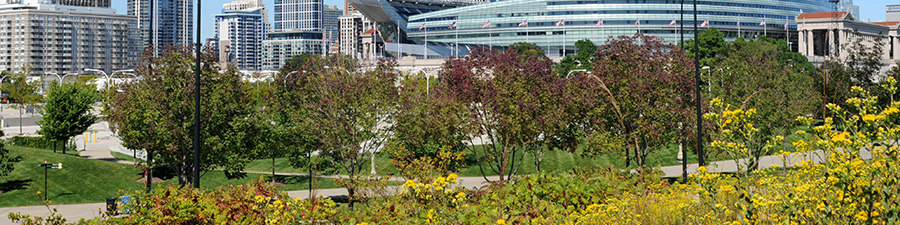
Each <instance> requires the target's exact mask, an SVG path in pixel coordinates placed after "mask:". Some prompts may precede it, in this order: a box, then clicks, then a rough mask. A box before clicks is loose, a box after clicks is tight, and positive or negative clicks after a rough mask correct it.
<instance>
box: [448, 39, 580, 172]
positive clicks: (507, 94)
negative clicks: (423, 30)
mask: <svg viewBox="0 0 900 225" xmlns="http://www.w3.org/2000/svg"><path fill="white" fill-rule="evenodd" d="M440 76H441V77H440V79H441V82H442V83H441V86H443V88H446V90H449V91H451V92H452V94H451V95H452V96H453V97H454V98H455V99H456V101H459V102H460V103H461V104H462V105H464V106H466V108H467V110H468V114H469V116H470V117H469V119H468V125H467V128H468V129H469V130H468V136H469V137H470V138H471V139H472V140H470V141H469V142H470V143H478V142H480V143H482V145H481V149H478V148H477V146H474V145H473V146H471V152H472V153H473V154H474V156H475V158H476V159H477V160H478V161H479V164H478V165H479V168H480V169H481V172H482V174H483V175H484V174H486V172H485V170H484V166H483V165H482V164H484V163H486V164H487V168H488V169H490V171H491V172H493V173H496V174H499V175H501V176H500V177H501V178H500V179H501V180H504V179H508V178H511V177H512V176H514V175H515V174H516V173H517V171H518V169H519V167H520V166H521V163H522V160H523V159H524V158H525V153H526V151H531V152H533V153H534V154H536V155H538V157H540V156H542V155H543V154H542V153H543V149H544V148H543V147H544V146H545V145H546V144H547V143H549V142H550V140H552V139H553V138H555V137H556V136H557V133H556V130H557V129H559V127H561V125H559V124H560V123H558V118H560V117H562V116H560V114H562V113H563V112H564V110H562V107H563V106H562V104H558V103H557V102H556V101H557V100H559V99H558V97H559V94H558V93H559V91H560V90H561V89H562V88H561V87H562V85H561V84H562V82H561V81H560V79H561V78H560V77H559V76H557V75H556V74H555V73H554V71H553V67H552V64H551V62H549V61H545V60H527V59H526V60H523V59H522V58H521V57H520V56H519V55H518V54H517V53H516V52H515V50H510V51H507V52H490V51H485V50H484V49H478V50H476V51H474V52H473V53H472V54H470V55H469V56H467V57H465V58H459V59H453V60H449V61H447V62H446V63H445V64H444V68H443V72H442V73H441V75H440ZM476 140H478V141H476ZM479 155H480V156H479ZM536 163H537V164H538V168H539V164H540V160H538V161H537V162H536ZM485 179H487V178H486V176H485Z"/></svg>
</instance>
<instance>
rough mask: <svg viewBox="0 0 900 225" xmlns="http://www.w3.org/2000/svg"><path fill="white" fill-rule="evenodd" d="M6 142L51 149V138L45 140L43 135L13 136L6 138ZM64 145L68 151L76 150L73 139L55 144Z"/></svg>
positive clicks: (52, 146)
mask: <svg viewBox="0 0 900 225" xmlns="http://www.w3.org/2000/svg"><path fill="white" fill-rule="evenodd" d="M6 143H7V144H9V145H14V146H20V147H28V148H40V149H53V148H54V145H53V140H47V139H45V138H43V137H26V136H13V137H10V138H9V139H6ZM62 145H65V148H66V150H68V151H73V152H74V151H77V150H76V145H75V142H74V141H69V142H65V143H59V144H57V147H63V146H62Z"/></svg>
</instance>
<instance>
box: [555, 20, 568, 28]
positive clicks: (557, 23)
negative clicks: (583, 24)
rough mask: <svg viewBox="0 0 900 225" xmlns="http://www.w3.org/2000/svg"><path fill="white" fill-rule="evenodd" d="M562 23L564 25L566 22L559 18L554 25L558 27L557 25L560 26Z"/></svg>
mask: <svg viewBox="0 0 900 225" xmlns="http://www.w3.org/2000/svg"><path fill="white" fill-rule="evenodd" d="M562 25H566V22H565V21H563V20H560V21H559V22H556V26H557V27H558V26H562Z"/></svg>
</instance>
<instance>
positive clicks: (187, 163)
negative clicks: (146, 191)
mask: <svg viewBox="0 0 900 225" xmlns="http://www.w3.org/2000/svg"><path fill="white" fill-rule="evenodd" d="M201 57H202V58H201V61H202V62H204V63H203V67H201V68H200V69H201V84H202V85H203V86H202V91H201V93H200V94H201V101H202V102H201V108H200V114H201V115H202V117H201V118H200V120H201V124H202V126H201V131H200V133H201V135H200V136H201V140H200V142H201V143H200V145H201V150H200V153H201V154H200V161H201V164H200V168H199V169H200V170H201V171H209V170H212V169H217V168H221V169H223V170H224V171H225V172H226V174H229V175H233V174H234V173H237V172H240V171H241V170H243V167H244V165H245V164H246V163H247V162H249V161H250V160H252V159H253V157H252V156H253V154H254V152H253V151H252V150H253V149H256V147H255V146H254V145H255V143H253V141H252V139H250V138H248V137H252V136H254V135H257V132H256V129H257V127H256V126H259V125H258V124H255V123H253V122H254V121H252V120H251V116H252V113H253V109H252V106H253V105H252V104H251V98H250V96H248V95H247V94H246V89H245V88H244V85H243V84H242V82H241V80H240V75H239V74H238V73H237V71H236V69H235V68H228V69H227V70H226V71H225V72H224V73H220V72H219V68H218V67H216V66H215V65H216V63H215V61H214V59H213V55H212V54H211V53H210V52H209V49H207V51H205V52H204V53H203V54H202V55H201ZM194 59H195V58H194V56H193V52H192V51H191V49H189V48H187V47H183V48H174V49H170V50H167V51H164V54H163V56H162V57H161V58H153V57H152V55H150V53H149V52H145V53H144V60H147V62H146V63H144V64H143V66H141V67H139V68H138V70H137V73H138V75H139V76H141V77H142V78H143V79H141V80H139V81H137V82H133V83H128V84H123V85H122V86H121V89H122V90H123V92H122V93H118V94H116V95H115V96H114V97H113V100H112V103H111V104H110V107H111V108H110V109H109V112H110V116H109V121H110V127H111V129H112V130H113V131H114V132H116V133H117V134H118V135H119V137H120V138H121V139H122V144H123V145H124V146H125V147H128V148H132V149H144V150H146V151H147V153H148V155H150V156H153V157H154V158H155V159H156V160H155V161H154V162H152V163H157V162H159V163H160V164H167V165H170V166H171V167H172V168H173V169H174V170H175V174H176V175H177V177H178V181H179V184H181V185H187V184H190V183H191V180H192V178H193V177H192V176H193V174H192V171H193V169H194V166H193V152H194V151H193V121H194V120H193V119H194V116H193V115H194V93H195V91H197V90H195V89H194V88H193V87H194ZM149 64H153V69H154V70H153V71H149V70H148V68H147V67H146V65H149Z"/></svg>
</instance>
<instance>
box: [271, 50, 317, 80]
mask: <svg viewBox="0 0 900 225" xmlns="http://www.w3.org/2000/svg"><path fill="white" fill-rule="evenodd" d="M315 56H316V55H313V54H310V53H303V54H300V55H293V56H291V59H290V60H288V61H287V62H285V63H284V66H281V68H280V69H278V74H282V75H284V74H288V73H290V72H294V71H297V70H298V68H301V67H303V64H305V63H306V62H307V61H309V58H311V57H315Z"/></svg>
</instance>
